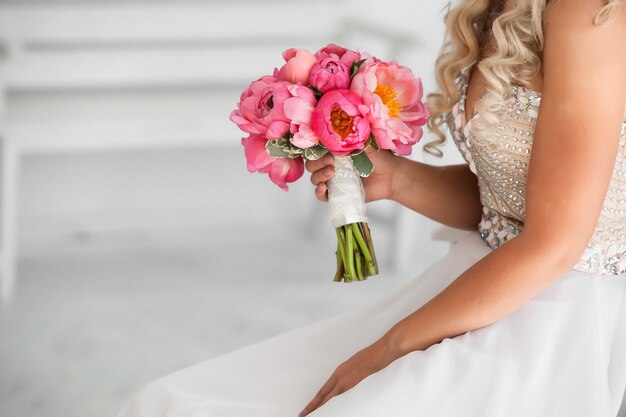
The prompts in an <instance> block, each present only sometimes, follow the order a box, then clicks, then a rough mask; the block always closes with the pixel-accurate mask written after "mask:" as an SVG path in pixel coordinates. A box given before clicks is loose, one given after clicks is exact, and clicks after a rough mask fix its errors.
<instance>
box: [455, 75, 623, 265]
mask: <svg viewBox="0 0 626 417" xmlns="http://www.w3.org/2000/svg"><path fill="white" fill-rule="evenodd" d="M471 67H472V65H470V66H468V67H466V68H465V69H463V70H462V71H461V74H460V76H459V79H458V85H459V100H458V101H457V103H456V104H455V105H454V106H453V108H452V110H451V111H450V112H449V114H448V117H447V124H448V127H449V130H450V132H451V135H452V139H453V140H454V142H455V144H456V145H457V147H458V148H459V151H460V152H461V155H462V156H463V158H464V159H465V160H466V161H467V163H468V164H469V168H470V170H471V171H472V172H473V173H474V174H476V177H477V179H478V187H479V190H480V201H481V203H482V205H483V214H482V217H481V220H480V222H479V224H478V231H479V232H480V236H481V237H482V238H483V240H484V241H485V242H486V243H487V244H488V245H489V247H491V248H492V249H496V248H497V247H499V246H500V245H501V244H503V243H504V242H506V241H508V240H510V239H513V238H514V237H515V236H517V235H518V234H519V233H520V232H521V231H522V229H523V227H524V221H525V216H526V202H525V188H526V179H527V175H528V163H529V161H530V156H531V152H532V142H533V136H534V132H535V126H536V122H537V115H538V110H539V106H540V105H541V93H540V92H538V91H534V90H532V89H529V88H527V87H524V86H520V85H510V86H509V95H508V98H507V99H506V100H505V104H504V105H503V107H502V109H501V110H500V111H499V112H498V113H497V116H498V124H497V125H496V126H495V127H494V128H491V129H485V130H482V129H481V130H479V129H473V128H472V122H473V121H474V119H475V118H477V117H480V115H479V114H477V113H476V112H473V113H472V115H471V116H470V117H469V120H467V121H466V120H465V100H466V91H467V86H468V78H469V76H468V72H469V71H468V70H469V69H470V68H471ZM625 148H626V120H625V121H624V122H623V123H622V126H621V136H620V142H619V148H618V153H617V156H616V160H615V165H614V168H613V175H612V177H611V181H610V184H609V188H608V190H607V194H606V197H605V200H604V204H603V207H602V211H601V214H600V216H599V218H598V221H597V224H596V228H595V230H594V233H593V236H592V238H591V239H590V241H589V243H588V244H587V247H586V248H585V250H584V252H583V254H582V256H581V258H580V260H579V261H578V262H577V263H576V264H575V265H574V267H573V269H575V270H578V271H583V272H590V273H594V274H599V275H621V274H624V273H626V181H624V179H625V178H626V159H624V156H625Z"/></svg>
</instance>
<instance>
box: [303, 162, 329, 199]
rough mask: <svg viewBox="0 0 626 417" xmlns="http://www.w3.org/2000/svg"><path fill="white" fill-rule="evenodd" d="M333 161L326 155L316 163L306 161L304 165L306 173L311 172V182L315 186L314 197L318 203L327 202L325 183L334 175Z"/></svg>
mask: <svg viewBox="0 0 626 417" xmlns="http://www.w3.org/2000/svg"><path fill="white" fill-rule="evenodd" d="M333 161H334V157H333V156H332V155H330V154H328V155H325V156H324V157H323V158H320V159H318V160H316V161H306V164H305V166H306V169H307V171H309V172H312V174H311V182H312V183H313V185H315V186H316V188H315V196H316V197H317V199H318V200H320V201H328V194H327V191H328V186H327V185H326V181H328V180H329V179H331V178H332V176H333V174H334V173H335V169H334V167H333Z"/></svg>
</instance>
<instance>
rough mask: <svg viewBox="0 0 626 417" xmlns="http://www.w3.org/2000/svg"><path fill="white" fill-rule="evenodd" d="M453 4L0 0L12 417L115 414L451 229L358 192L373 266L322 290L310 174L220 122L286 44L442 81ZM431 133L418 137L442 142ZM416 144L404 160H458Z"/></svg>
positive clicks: (346, 299)
mask: <svg viewBox="0 0 626 417" xmlns="http://www.w3.org/2000/svg"><path fill="white" fill-rule="evenodd" d="M446 4H447V1H441V0H437V1H429V2H422V1H407V0H404V1H403V0H386V1H385V2H384V4H383V3H382V2H380V1H378V0H359V1H357V0H317V1H315V2H311V1H304V0H284V1H281V0H265V1H263V2H260V1H253V0H194V1H183V0H177V1H176V0H152V1H150V0H143V1H140V0H136V1H126V0H113V1H105V0H19V1H18V0H14V1H10V0H0V154H1V159H0V164H1V165H0V177H1V190H2V195H1V200H0V202H1V204H0V212H1V216H0V231H1V232H0V256H1V258H0V280H1V281H0V283H1V286H0V289H1V295H2V308H1V309H0V417H16V416H20V417H22V416H27V417H39V416H63V417H74V416H76V417H79V416H81V417H85V416H89V417H100V416H102V417H104V416H112V415H115V414H116V412H117V411H118V410H119V409H120V407H121V406H122V404H123V402H124V401H125V400H126V399H128V397H129V396H130V395H132V394H133V393H134V392H136V391H137V390H138V389H139V388H140V387H141V386H143V385H144V384H146V383H147V382H149V381H150V380H152V379H154V378H157V377H159V376H162V375H165V374H167V373H170V372H173V371H175V370H177V369H180V368H182V367H185V366H189V365H192V364H194V363H197V362H200V361H203V360H207V359H210V358H211V357H214V356H216V355H219V354H222V353H225V352H228V351H230V350H233V349H236V348H239V347H243V346H245V345H248V344H250V343H254V342H256V341H259V340H261V339H264V338H267V337H270V336H274V335H277V334H279V333H282V332H285V331H288V330H291V329H293V328H295V327H298V326H302V325H306V324H309V323H312V322H314V321H317V320H322V319H324V318H328V317H330V316H332V315H335V314H339V313H341V312H344V311H347V310H350V309H354V308H358V307H360V306H363V305H365V304H368V303H372V302H375V301H376V300H377V299H380V298H381V297H384V296H385V295H386V294H389V293H390V292H392V291H394V289H396V288H398V287H399V286H401V285H402V284H403V283H405V282H407V280H411V279H413V278H415V277H416V276H417V275H418V274H419V272H420V271H422V270H424V269H425V268H427V267H428V266H429V265H430V264H431V263H432V262H434V261H436V260H437V259H439V258H440V257H441V256H442V255H443V254H445V253H446V251H447V250H448V248H449V247H450V244H451V242H453V241H454V240H455V238H457V237H458V236H459V233H461V234H463V233H464V232H459V231H455V230H453V229H447V228H443V227H441V226H440V225H438V224H436V223H434V222H432V221H430V220H429V219H426V218H424V217H423V216H421V215H419V214H417V213H415V212H411V211H409V210H406V209H404V208H402V207H399V206H397V205H394V204H391V203H389V202H375V203H371V204H368V215H369V217H370V227H371V229H372V234H373V238H374V241H375V245H376V251H377V255H378V260H379V266H380V271H381V273H380V275H378V276H375V277H372V278H370V279H369V280H367V281H365V282H359V283H352V284H341V283H334V282H332V277H333V275H334V269H335V257H334V251H335V245H336V240H335V239H336V238H335V235H334V231H333V230H332V228H331V227H330V226H329V224H328V223H327V218H326V214H327V213H326V205H325V204H323V203H320V202H317V200H316V199H315V197H314V193H313V186H312V185H311V184H310V181H309V177H308V175H307V174H305V176H304V177H303V178H302V179H300V180H299V181H298V182H296V183H294V184H291V185H290V190H289V192H288V193H285V192H284V191H282V190H281V189H279V188H278V187H277V186H275V185H274V184H272V183H271V182H270V181H269V179H268V178H267V176H266V175H259V174H250V173H248V172H247V170H246V164H245V158H244V155H243V148H242V146H241V144H240V139H241V137H242V134H241V132H240V131H239V130H238V129H237V127H236V126H234V125H233V124H232V123H231V122H230V121H229V120H228V115H229V113H230V112H231V110H232V109H233V108H234V107H235V104H236V103H237V101H238V100H239V95H240V93H241V91H242V90H243V89H244V88H245V87H246V86H247V85H248V84H249V83H250V82H251V81H252V80H253V79H256V78H258V77H259V76H261V75H263V74H266V73H271V72H272V70H273V69H274V67H278V66H280V65H282V58H281V52H282V51H283V50H284V49H287V48H290V47H303V48H307V49H310V50H313V51H314V50H317V49H318V48H320V47H321V46H324V45H326V44H327V43H329V42H334V43H338V44H340V45H342V46H346V47H350V48H354V49H360V50H362V51H367V52H370V53H371V54H373V55H376V56H378V57H379V58H381V59H396V60H397V61H398V62H400V63H402V64H403V65H406V66H409V67H411V68H412V69H413V71H414V72H415V74H416V75H418V76H419V77H421V78H422V81H423V84H424V91H425V94H427V93H428V92H430V91H433V90H434V88H435V83H434V61H435V58H436V56H437V53H438V52H439V49H440V47H441V44H442V41H443V33H444V26H443V15H444V13H445V7H446ZM432 138H433V135H432V134H430V132H428V131H425V135H424V139H422V142H420V144H419V145H423V143H425V142H427V141H429V140H431V139H432ZM421 148H422V146H418V147H417V148H416V149H415V151H414V153H413V155H412V156H411V158H414V159H417V160H420V161H424V162H427V163H430V164H451V163H460V162H462V159H461V157H460V155H459V154H458V152H457V150H456V149H455V148H454V145H453V144H452V142H451V141H449V142H448V143H447V145H446V146H445V147H443V151H444V154H445V156H444V158H442V159H438V158H434V157H430V156H429V155H428V154H425V153H423V152H422V149H421Z"/></svg>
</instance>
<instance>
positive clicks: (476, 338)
mask: <svg viewBox="0 0 626 417" xmlns="http://www.w3.org/2000/svg"><path fill="white" fill-rule="evenodd" d="M470 68H471V65H470V66H468V67H466V68H465V69H464V70H462V71H461V73H460V75H459V78H458V81H459V84H458V85H459V88H460V90H459V92H460V98H459V100H458V102H457V103H456V104H455V106H454V108H453V109H452V111H451V112H450V114H449V117H448V126H449V128H450V131H451V133H452V137H453V139H454V142H455V143H456V145H457V146H458V148H459V149H460V151H461V153H462V155H463V157H464V158H465V159H466V160H467V162H468V164H469V166H470V169H471V170H472V172H474V173H475V174H476V176H477V179H478V184H479V188H480V194H481V202H482V203H483V206H484V207H483V216H482V219H481V221H480V224H479V225H478V229H477V230H476V231H475V232H468V234H467V235H466V236H465V237H464V238H462V239H461V240H460V241H459V242H457V243H456V244H455V245H454V246H453V247H452V249H451V251H450V252H449V253H448V254H447V255H446V256H445V257H444V258H443V259H441V260H439V261H438V262H436V263H435V264H434V265H432V266H431V267H430V268H429V269H427V270H426V271H425V272H423V273H422V274H420V275H419V276H417V277H416V278H414V279H413V280H411V281H410V282H408V283H407V284H405V287H404V288H401V289H399V290H398V291H397V292H395V293H393V294H392V295H390V296H387V297H384V299H381V300H379V301H377V302H375V303H373V304H371V305H369V306H367V307H365V308H361V309H359V310H357V311H351V312H348V313H344V314H341V315H339V316H336V317H333V318H330V319H327V320H324V321H321V322H318V323H314V324H312V325H309V326H306V327H302V328H299V329H296V330H293V331H290V332H287V333H284V334H282V335H279V336H276V337H273V338H271V339H267V340H265V341H262V342H259V343H256V344H253V345H251V346H248V347H245V348H243V349H239V350H237V351H234V352H231V353H228V354H226V355H223V356H220V357H218V358H215V359H211V360H208V361H206V362H204V363H200V364H198V365H195V366H191V367H189V368H186V369H183V370H180V371H178V372H175V373H173V374H170V375H167V376H165V377H163V378H160V379H158V380H156V381H154V382H151V383H150V384H148V385H147V386H146V387H144V388H143V389H142V390H141V391H140V392H138V393H137V394H136V395H135V396H134V397H133V398H132V399H131V400H130V401H129V402H128V403H127V404H126V406H125V407H124V409H123V410H122V412H121V413H120V417H157V416H159V417H160V416H167V417H183V416H185V417H296V416H297V415H298V413H299V412H300V411H301V410H302V409H303V408H304V407H305V406H306V405H307V404H308V402H309V401H310V400H311V399H312V398H313V396H314V395H315V394H316V393H317V391H318V390H319V389H320V388H321V386H322V385H323V383H324V382H325V381H326V380H327V378H328V377H329V376H330V375H331V374H332V372H333V371H334V370H335V368H336V367H337V365H339V364H340V363H342V362H343V361H345V360H346V359H348V358H349V357H350V356H352V355H353V354H354V353H356V352H357V351H359V350H360V349H362V348H364V347H365V346H367V345H369V344H371V343H372V342H374V341H375V340H377V339H378V338H379V337H380V336H382V335H383V334H384V333H385V332H386V331H387V330H388V329H389V328H390V327H391V326H393V325H394V324H395V323H397V322H398V321H399V320H401V319H402V318H404V317H405V316H406V315H408V314H410V313H411V312H413V311H414V310H416V309H417V308H419V307H420V306H421V305H423V304H425V303H426V302H427V301H428V300H430V299H431V298H433V297H434V296H435V295H436V294H438V293H439V292H441V291H442V290H443V289H444V288H445V287H446V286H448V285H449V284H450V283H451V282H452V281H454V280H455V279H456V278H457V277H458V276H459V275H460V274H461V273H462V272H463V271H465V270H466V269H468V268H469V267H470V266H471V265H473V264H474V263H476V262H477V261H479V260H480V259H481V258H482V257H484V256H486V255H488V254H489V253H490V252H491V251H493V250H496V249H497V247H498V246H499V245H500V244H502V243H504V242H506V241H507V240H509V239H512V238H514V237H515V236H516V235H517V234H518V233H519V231H520V230H521V229H522V227H523V222H524V216H525V203H524V188H525V183H526V174H527V166H528V161H529V158H530V149H531V145H532V140H533V133H534V126H535V123H536V119H537V109H538V107H539V105H540V102H541V94H540V93H539V92H537V91H533V90H530V89H528V88H526V87H523V86H517V85H511V86H510V93H511V94H510V96H509V100H507V102H506V105H505V106H504V107H503V109H502V111H501V114H500V115H499V118H500V122H499V124H498V126H497V128H496V129H493V130H491V131H481V132H480V133H479V132H477V131H475V129H472V122H473V120H474V119H475V117H477V116H475V115H472V116H471V117H469V120H468V121H467V123H466V121H465V113H464V105H465V90H466V87H467V83H468V76H467V73H468V70H469V69H470ZM478 117H479V116H478ZM625 145H626V121H624V122H623V124H622V126H621V132H620V144H619V151H618V154H617V157H616V161H615V166H614V172H613V178H612V179H611V183H610V186H609V188H608V190H607V195H606V199H605V202H604V207H603V209H602V212H601V215H600V217H599V219H598V222H597V227H596V230H595V232H594V234H593V238H592V239H591V240H590V242H589V245H588V246H587V248H586V250H585V252H584V253H583V255H582V257H581V259H580V261H579V262H578V263H577V264H576V265H575V266H574V267H573V268H572V269H571V270H570V271H568V272H567V273H565V274H564V275H563V276H561V277H560V278H559V279H557V280H556V281H555V282H553V283H552V284H551V285H550V286H549V287H548V288H546V289H545V290H543V291H542V292H540V293H539V294H537V295H536V296H535V297H534V298H532V299H531V300H530V301H529V302H528V303H527V304H525V305H524V306H523V307H521V308H520V309H518V310H517V311H516V312H514V313H513V314H511V315H509V316H507V317H505V318H503V319H501V320H499V321H497V322H495V323H493V324H491V325H488V326H485V327H482V328H480V329H477V330H473V331H469V332H467V333H465V334H462V335H459V336H456V337H453V338H446V339H444V340H443V341H441V342H440V343H437V344H434V345H432V346H431V347H429V348H428V349H426V350H423V351H414V352H411V353H409V354H407V355H405V356H403V357H401V358H399V359H397V360H396V361H394V362H393V363H391V364H390V365H389V366H387V367H386V368H384V369H383V370H381V371H379V372H377V373H375V374H373V375H371V376H369V377H367V378H366V379H364V380H363V381H362V382H360V383H359V384H358V385H357V386H355V387H354V388H352V389H350V390H348V391H347V392H345V393H343V394H341V395H339V396H336V397H333V398H332V399H331V400H330V401H328V402H327V403H326V404H324V405H323V406H322V407H320V408H318V409H317V410H315V411H313V412H312V413H311V414H310V416H311V417H409V416H410V417H417V416H423V417H518V416H519V417H615V416H617V415H618V410H620V404H621V403H622V400H623V398H624V394H625V390H626V256H625V254H626V235H625V229H626V216H625V214H626V202H625V200H626V181H623V179H626V160H624V154H625ZM555 157H558V155H555ZM416 331H419V329H416ZM620 413H621V414H619V416H620V417H622V416H624V417H626V407H623V408H622V411H621V412H620Z"/></svg>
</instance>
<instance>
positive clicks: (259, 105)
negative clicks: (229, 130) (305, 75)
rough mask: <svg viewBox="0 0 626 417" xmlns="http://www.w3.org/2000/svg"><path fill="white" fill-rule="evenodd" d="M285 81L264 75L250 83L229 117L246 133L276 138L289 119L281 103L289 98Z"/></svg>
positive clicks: (282, 132) (287, 124)
mask: <svg viewBox="0 0 626 417" xmlns="http://www.w3.org/2000/svg"><path fill="white" fill-rule="evenodd" d="M288 85H289V84H288V83H286V82H283V81H278V80H277V79H276V78H275V77H272V76H269V75H266V76H263V77H261V78H259V79H258V80H256V81H254V82H252V84H250V86H249V87H248V88H247V89H246V90H245V91H244V92H243V93H242V94H241V97H240V101H239V103H237V108H236V109H235V110H233V111H232V112H231V113H230V120H231V121H233V122H234V123H236V124H237V126H239V128H240V129H241V130H243V131H244V132H246V133H251V134H254V135H263V136H265V137H266V138H267V139H278V138H280V137H282V136H284V135H285V134H286V133H287V132H288V131H289V125H290V120H289V119H288V118H287V116H286V115H285V112H284V110H283V103H284V101H285V100H286V99H288V98H289V97H291V94H290V93H289V90H288V89H287V87H288Z"/></svg>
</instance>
